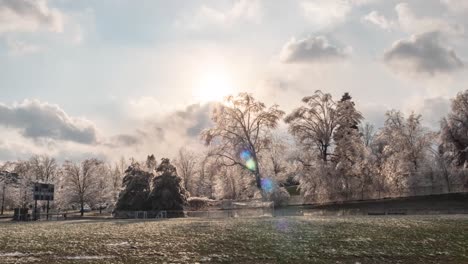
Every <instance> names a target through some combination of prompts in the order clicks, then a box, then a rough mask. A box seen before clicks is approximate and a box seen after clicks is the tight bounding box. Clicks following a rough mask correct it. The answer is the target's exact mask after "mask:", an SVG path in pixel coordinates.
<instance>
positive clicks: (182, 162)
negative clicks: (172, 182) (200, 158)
mask: <svg viewBox="0 0 468 264" xmlns="http://www.w3.org/2000/svg"><path fill="white" fill-rule="evenodd" d="M174 164H175V166H176V168H177V171H178V172H179V176H180V177H181V178H182V180H183V184H184V188H185V189H186V190H187V191H189V192H190V193H194V191H193V190H194V188H193V186H194V181H195V177H196V172H197V156H196V154H195V153H194V152H193V151H190V150H188V149H186V148H181V149H180V150H179V153H178V155H177V158H176V159H175V161H174Z"/></svg>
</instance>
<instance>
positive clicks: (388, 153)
mask: <svg viewBox="0 0 468 264" xmlns="http://www.w3.org/2000/svg"><path fill="white" fill-rule="evenodd" d="M386 116H387V119H386V121H385V125H384V127H383V128H382V130H381V131H380V132H379V133H378V136H377V138H376V141H377V142H376V143H377V144H381V146H382V157H381V162H382V164H381V166H380V171H381V174H382V175H384V177H385V178H386V181H387V183H388V184H390V186H389V187H390V188H392V189H394V192H395V191H396V192H401V191H402V189H404V188H407V187H409V186H410V185H412V184H413V183H414V182H417V181H418V179H417V177H418V176H420V175H418V172H419V170H420V168H421V166H422V164H423V163H424V162H425V161H426V160H427V157H428V155H429V152H430V151H431V145H432V143H433V138H434V134H433V133H432V132H429V131H427V130H426V129H424V127H423V126H422V125H421V116H420V115H416V114H414V113H412V114H411V115H410V116H409V117H408V118H406V119H405V118H404V116H403V114H402V113H401V112H399V111H394V110H392V111H388V112H387V113H386Z"/></svg>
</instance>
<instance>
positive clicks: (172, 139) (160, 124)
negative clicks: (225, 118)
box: [109, 103, 215, 150]
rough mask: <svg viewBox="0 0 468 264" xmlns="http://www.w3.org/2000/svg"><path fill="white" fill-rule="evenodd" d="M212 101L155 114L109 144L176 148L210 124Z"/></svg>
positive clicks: (115, 145) (191, 139) (194, 140)
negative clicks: (138, 126)
mask: <svg viewBox="0 0 468 264" xmlns="http://www.w3.org/2000/svg"><path fill="white" fill-rule="evenodd" d="M214 105H215V104H214V103H208V104H192V105H189V106H187V107H186V108H185V109H183V110H179V111H174V112H172V113H169V114H168V115H165V116H163V117H159V118H157V117H155V119H154V120H152V121H150V122H147V123H146V124H145V125H143V126H142V127H140V128H138V129H136V130H135V132H134V133H131V134H121V135H118V136H116V137H114V138H113V139H112V140H111V141H112V143H111V144H109V146H112V147H122V146H128V147H132V146H134V147H137V148H139V149H143V148H145V147H150V148H155V149H158V148H159V149H161V150H165V149H168V148H174V149H178V148H180V147H183V146H184V144H190V143H193V142H198V141H199V135H200V132H201V131H202V130H203V129H205V128H208V127H210V126H211V125H212V121H211V118H210V116H211V110H212V109H213V107H214Z"/></svg>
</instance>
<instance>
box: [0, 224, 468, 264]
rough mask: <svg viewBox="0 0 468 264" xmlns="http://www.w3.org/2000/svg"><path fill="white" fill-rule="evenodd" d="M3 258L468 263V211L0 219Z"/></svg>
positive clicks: (13, 260) (0, 254)
mask: <svg viewBox="0 0 468 264" xmlns="http://www.w3.org/2000/svg"><path fill="white" fill-rule="evenodd" d="M0 262H1V263H164V262H167V263H196V262H199V263H468V215H464V216H463V215H446V216H356V217H308V216H304V217H277V218H250V219H223V220H207V219H193V218H191V219H169V220H160V221H154V220H148V221H137V220H88V221H86V220H81V221H60V222H39V223H5V222H2V223H0Z"/></svg>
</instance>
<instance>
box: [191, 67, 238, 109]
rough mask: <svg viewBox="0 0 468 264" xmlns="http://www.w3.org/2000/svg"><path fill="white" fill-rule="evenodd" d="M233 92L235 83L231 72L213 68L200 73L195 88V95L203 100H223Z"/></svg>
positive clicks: (199, 99)
mask: <svg viewBox="0 0 468 264" xmlns="http://www.w3.org/2000/svg"><path fill="white" fill-rule="evenodd" d="M233 92H234V84H233V81H232V78H231V77H230V76H229V74H227V73H226V72H225V71H223V70H220V69H212V70H209V71H206V72H204V73H202V74H200V76H199V79H198V83H197V84H196V87H195V88H194V97H195V98H196V99H197V100H198V101H202V102H211V101H222V100H223V99H224V97H225V96H227V95H230V94H233Z"/></svg>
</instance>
